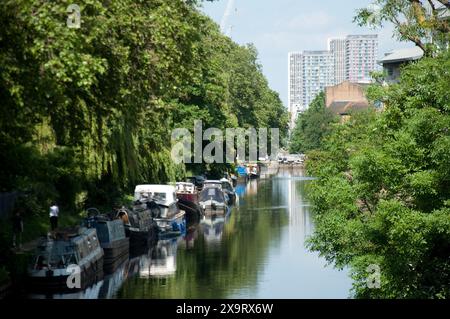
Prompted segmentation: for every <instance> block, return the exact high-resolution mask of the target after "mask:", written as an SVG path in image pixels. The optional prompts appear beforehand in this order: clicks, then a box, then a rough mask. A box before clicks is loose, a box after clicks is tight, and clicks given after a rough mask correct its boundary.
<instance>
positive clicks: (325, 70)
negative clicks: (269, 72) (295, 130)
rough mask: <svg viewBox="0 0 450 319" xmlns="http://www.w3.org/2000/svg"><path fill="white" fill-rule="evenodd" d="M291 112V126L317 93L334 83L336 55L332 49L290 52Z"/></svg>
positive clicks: (289, 88) (289, 89)
mask: <svg viewBox="0 0 450 319" xmlns="http://www.w3.org/2000/svg"><path fill="white" fill-rule="evenodd" d="M288 76H289V84H288V85H289V87H288V91H289V92H288V94H289V112H290V113H291V127H293V125H294V123H295V119H296V118H297V115H298V114H299V113H301V112H304V111H305V110H306V109H307V108H308V106H309V104H310V103H311V102H312V100H313V99H314V98H315V97H316V95H317V94H318V93H319V92H320V91H323V90H324V89H325V87H327V86H330V85H333V84H334V56H333V54H332V53H331V52H330V51H303V52H291V53H289V75H288Z"/></svg>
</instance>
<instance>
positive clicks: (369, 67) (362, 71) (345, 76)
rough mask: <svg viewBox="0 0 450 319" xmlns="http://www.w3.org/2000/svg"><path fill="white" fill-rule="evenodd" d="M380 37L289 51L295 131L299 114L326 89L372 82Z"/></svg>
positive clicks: (349, 38)
mask: <svg viewBox="0 0 450 319" xmlns="http://www.w3.org/2000/svg"><path fill="white" fill-rule="evenodd" d="M377 54H378V35H376V34H362V35H348V36H346V37H345V38H330V39H328V50H326V51H303V52H290V53H289V55H288V65H289V66H288V73H289V74H288V103H289V105H288V108H289V112H290V115H291V122H290V127H291V128H293V127H294V124H295V120H296V119H297V116H298V114H300V113H302V112H304V111H305V110H307V109H308V107H309V104H310V103H311V102H312V100H313V99H314V98H315V97H316V95H317V94H318V93H319V92H321V91H323V90H324V89H325V87H327V86H332V85H338V84H340V83H342V82H344V81H350V82H353V83H370V82H371V81H372V79H371V76H370V73H371V72H372V71H374V70H376V67H377V64H376V58H377Z"/></svg>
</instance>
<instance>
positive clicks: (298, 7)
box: [202, 0, 414, 106]
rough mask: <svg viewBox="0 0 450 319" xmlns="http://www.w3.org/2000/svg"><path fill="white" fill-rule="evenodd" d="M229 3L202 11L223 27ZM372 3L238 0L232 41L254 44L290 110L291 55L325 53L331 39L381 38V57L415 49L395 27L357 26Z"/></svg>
mask: <svg viewBox="0 0 450 319" xmlns="http://www.w3.org/2000/svg"><path fill="white" fill-rule="evenodd" d="M227 2H228V0H219V1H215V2H212V3H210V2H205V3H204V4H203V8H202V11H203V12H205V13H206V14H207V15H208V16H210V17H211V18H212V19H213V20H214V21H216V22H217V23H218V24H220V22H221V20H222V16H223V14H224V12H225V8H226V4H227ZM370 4H371V1H370V0H316V1H311V0H235V1H234V8H233V10H232V11H231V14H230V16H229V18H228V22H227V29H229V27H230V26H232V29H231V30H232V31H231V38H232V39H233V40H234V41H235V42H237V43H239V44H245V43H253V44H254V45H255V46H256V48H257V49H258V52H259V62H260V63H261V65H262V66H263V72H264V74H265V75H266V77H267V79H268V80H269V84H270V86H271V88H272V89H274V90H275V91H277V92H278V93H279V94H280V97H281V99H282V100H283V103H284V104H285V106H287V73H288V72H287V54H288V52H289V51H302V50H325V49H326V48H327V38H329V37H336V36H345V35H347V34H363V33H369V34H374V33H377V34H378V36H379V56H380V57H381V56H382V55H384V53H385V52H388V51H390V50H392V49H397V48H403V47H412V46H414V45H413V44H411V43H409V42H402V43H400V42H398V41H396V40H395V39H394V38H393V34H392V26H385V27H384V28H383V29H378V30H373V29H368V28H361V27H359V26H357V25H356V24H355V23H353V22H352V20H353V16H354V15H355V11H356V9H358V8H363V7H367V6H369V5H370Z"/></svg>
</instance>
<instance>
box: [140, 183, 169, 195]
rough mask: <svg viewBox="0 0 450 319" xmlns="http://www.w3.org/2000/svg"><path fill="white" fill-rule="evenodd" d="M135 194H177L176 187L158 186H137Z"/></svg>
mask: <svg viewBox="0 0 450 319" xmlns="http://www.w3.org/2000/svg"><path fill="white" fill-rule="evenodd" d="M134 192H135V193H142V192H146V193H173V192H175V186H174V185H157V184H144V185H137V186H136V188H135V189H134Z"/></svg>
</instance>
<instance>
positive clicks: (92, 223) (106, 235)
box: [83, 208, 130, 274]
mask: <svg viewBox="0 0 450 319" xmlns="http://www.w3.org/2000/svg"><path fill="white" fill-rule="evenodd" d="M86 211H87V215H88V216H87V218H85V219H84V221H83V226H85V227H87V228H95V229H96V230H97V235H98V239H99V241H100V246H101V247H102V248H103V252H104V261H103V270H104V271H105V273H108V274H110V273H113V272H114V271H115V270H116V269H117V268H118V267H119V266H120V265H121V264H122V263H123V262H124V261H125V260H127V259H128V257H129V255H130V239H129V238H127V237H126V234H125V227H124V224H123V222H122V221H121V220H119V219H111V218H109V217H108V216H106V215H101V214H100V212H99V211H98V209H96V208H88V209H87V210H86Z"/></svg>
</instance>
